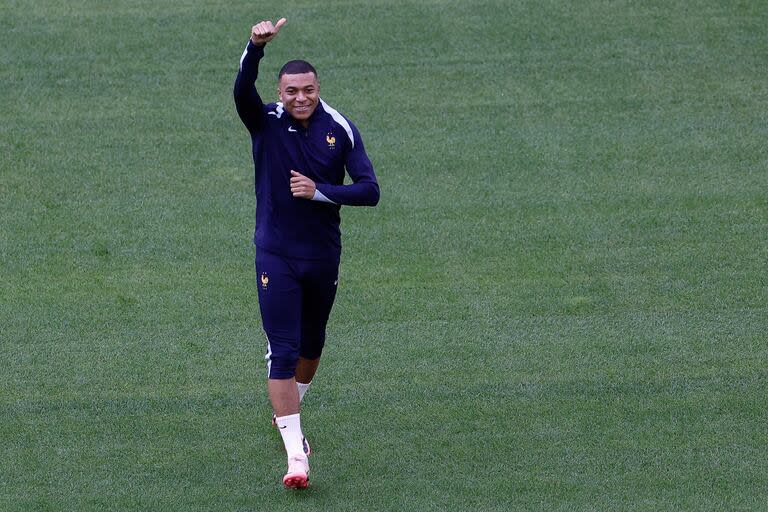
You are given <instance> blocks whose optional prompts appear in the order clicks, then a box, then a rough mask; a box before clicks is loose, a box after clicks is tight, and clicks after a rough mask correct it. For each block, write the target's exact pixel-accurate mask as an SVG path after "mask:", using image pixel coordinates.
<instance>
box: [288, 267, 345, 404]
mask: <svg viewBox="0 0 768 512" xmlns="http://www.w3.org/2000/svg"><path fill="white" fill-rule="evenodd" d="M301 270H302V272H303V273H302V275H301V278H302V284H303V288H304V294H303V296H302V306H301V309H302V316H301V349H300V357H299V362H298V364H297V365H296V385H297V387H298V389H299V402H301V401H302V400H303V399H304V393H306V391H307V389H308V388H309V385H310V384H311V383H312V379H313V378H314V376H315V373H317V368H318V366H319V365H320V356H321V354H322V351H323V347H324V346H325V327H326V325H327V324H328V317H329V316H330V314H331V309H332V308H333V302H334V300H335V299H336V285H337V283H338V276H339V264H338V262H311V263H307V264H306V265H305V266H303V267H302V269H301Z"/></svg>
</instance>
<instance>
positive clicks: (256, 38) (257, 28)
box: [251, 18, 287, 44]
mask: <svg viewBox="0 0 768 512" xmlns="http://www.w3.org/2000/svg"><path fill="white" fill-rule="evenodd" d="M286 21H287V20H286V19H285V18H280V20H278V22H277V24H275V25H273V24H272V22H271V21H262V22H261V23H257V24H256V25H254V26H253V27H252V28H251V42H252V43H253V44H267V43H268V42H270V41H271V40H273V39H274V38H275V37H276V36H277V33H278V32H280V27H282V26H283V25H285V22H286Z"/></svg>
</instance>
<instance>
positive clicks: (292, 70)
mask: <svg viewBox="0 0 768 512" xmlns="http://www.w3.org/2000/svg"><path fill="white" fill-rule="evenodd" d="M302 73H314V74H315V78H317V70H316V69H315V66H313V65H312V64H310V63H309V62H307V61H305V60H289V61H288V62H286V63H285V64H283V67H282V68H280V73H278V74H277V79H278V80H280V79H281V78H282V77H283V75H300V74H302Z"/></svg>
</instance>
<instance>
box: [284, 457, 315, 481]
mask: <svg viewBox="0 0 768 512" xmlns="http://www.w3.org/2000/svg"><path fill="white" fill-rule="evenodd" d="M283 485H284V486H285V487H286V489H306V488H307V487H309V462H308V461H307V457H301V456H298V457H297V456H293V457H289V458H288V472H287V473H286V474H285V476H284V477H283Z"/></svg>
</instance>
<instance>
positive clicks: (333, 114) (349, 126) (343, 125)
mask: <svg viewBox="0 0 768 512" xmlns="http://www.w3.org/2000/svg"><path fill="white" fill-rule="evenodd" d="M320 104H321V105H322V107H323V112H325V113H326V115H327V116H328V117H329V120H330V122H332V123H333V124H334V125H336V126H338V127H339V128H340V129H342V130H343V131H344V133H346V134H347V137H348V138H349V141H350V143H351V144H352V147H354V146H355V139H356V137H355V134H356V133H357V127H356V126H355V125H354V124H353V123H352V121H350V120H349V118H348V117H346V116H345V115H343V114H342V113H341V112H339V111H338V110H336V109H335V108H333V107H332V106H330V105H329V104H328V103H326V102H325V100H323V99H320Z"/></svg>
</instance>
